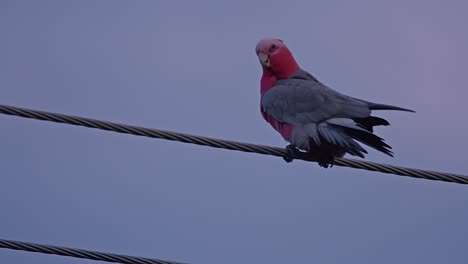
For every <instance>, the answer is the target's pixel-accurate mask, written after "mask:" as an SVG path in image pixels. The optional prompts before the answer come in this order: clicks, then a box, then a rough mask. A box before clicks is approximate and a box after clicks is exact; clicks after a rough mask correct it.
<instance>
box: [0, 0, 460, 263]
mask: <svg viewBox="0 0 468 264" xmlns="http://www.w3.org/2000/svg"><path fill="white" fill-rule="evenodd" d="M467 14H468V2H467V1H461V0H460V1H456V0H453V1H442V0H441V1H431V0H428V1H422V0H421V1H416V0H415V1H412V0H410V1H406V0H404V1H403V0H401V1H385V2H384V1H372V0H368V1H364V0H360V1H329V0H323V1H229V2H228V1H96V0H93V1H90V0H79V1H60V0H56V1H48V0H42V1H33V0H31V1H23V0H1V1H0V91H1V93H0V103H1V104H8V105H15V106H20V107H27V108H32V109H37V110H45V111H52V112H59V113H64V114H72V115H79V116H85V117H91V118H96V119H103V120H109V121H115V122H121V123H127V124H134V125H141V126H146V127H153V128H159V129H166V130H173V131H179V132H185V133H192V134H199V135H204V136H210V137H217V138H225V139H231V140H238V141H246V142H252V143H260V144H266V145H274V146H280V147H283V146H285V145H286V142H284V141H283V140H282V138H281V137H280V135H279V134H277V133H276V131H274V130H273V129H272V128H270V127H269V125H268V124H267V123H266V122H265V121H264V120H263V119H262V118H261V115H260V113H259V79H260V76H261V69H260V65H259V63H258V59H257V57H256V55H255V52H254V48H255V45H256V43H257V42H258V40H260V39H261V38H264V37H279V38H281V39H283V40H284V41H285V43H286V44H287V45H288V46H289V47H290V49H291V50H292V51H293V53H294V55H295V56H296V58H297V60H298V62H299V63H300V65H301V66H302V67H303V68H304V69H306V70H308V71H310V72H311V73H313V74H314V75H315V76H317V77H318V78H319V79H320V80H321V81H322V82H324V83H326V84H328V85H329V86H331V87H333V88H334V89H336V90H338V91H340V92H343V93H345V94H348V95H352V96H355V97H359V98H363V99H367V100H371V101H376V102H382V103H389V104H395V105H399V106H402V107H408V108H412V109H414V110H416V111H417V113H416V114H410V113H403V112H380V113H379V114H380V115H381V116H382V117H385V118H387V119H388V120H389V121H390V122H391V124H392V126H390V127H384V128H379V129H378V130H377V133H378V134H379V135H381V136H382V137H384V138H385V139H386V140H387V142H388V143H389V144H390V145H392V146H393V148H394V151H395V154H396V156H395V158H390V157H387V156H385V155H382V154H380V153H377V152H375V151H373V150H370V154H369V155H368V157H367V159H369V160H372V161H376V162H383V163H391V164H396V165H402V166H409V167H416V168H424V169H431V170H439V171H447V172H454V173H462V174H468V163H467V161H468V160H467V156H466V149H467V148H468V141H467V136H466V134H467V130H468V122H467V121H468V118H467V116H466V113H467V103H466V101H467V98H468V92H467V88H468V86H467V81H466V80H467V79H466V78H467V76H468V51H467V49H468V48H467V47H468V27H467V25H468V16H467ZM0 135H1V137H0V146H1V151H0V172H1V178H0V179H1V182H0V214H1V215H0V238H3V239H14V240H21V241H29V242H38V243H47V244H54V245H62V246H70V247H78V248H85V249H90V250H98V251H107V252H114V253H121V254H129V255H137V256H145V257H154V258H162V259H168V260H175V261H182V262H190V263H200V264H215V263H216V264H218V263H226V264H230V263H467V261H468V255H467V252H468V229H467V225H466V224H467V222H468V189H467V187H466V186H463V185H456V184H451V183H442V182H435V181H426V180H418V179H413V178H408V177H398V176H391V175H384V174H379V173H374V172H367V171H362V170H353V169H348V168H341V167H334V168H332V169H322V168H319V167H318V165H316V164H312V163H306V162H301V161H295V162H293V163H291V164H286V163H285V162H284V161H283V160H282V159H281V158H274V157H268V156H261V155H256V154H247V153H240V152H233V151H226V150H219V149H212V148H207V147H201V146H194V145H187V144H182V143H176V142H168V141H163V140H154V139H148V138H142V137H135V136H130V135H123V134H117V133H111V132H105V131H100V130H92V129H87V128H82V127H74V126H68V125H62V124H54V123H48V122H42V121H35V120H27V119H21V118H17V117H10V116H3V115H0ZM0 262H1V263H36V264H42V263H48V264H54V263H94V262H92V261H82V260H76V259H70V258H64V257H59V256H46V255H41V254H32V253H26V252H15V251H11V250H3V249H0Z"/></svg>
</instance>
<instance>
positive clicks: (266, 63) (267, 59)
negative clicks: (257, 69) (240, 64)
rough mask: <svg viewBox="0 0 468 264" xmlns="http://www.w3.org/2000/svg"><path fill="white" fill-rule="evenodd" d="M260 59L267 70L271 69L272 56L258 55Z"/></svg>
mask: <svg viewBox="0 0 468 264" xmlns="http://www.w3.org/2000/svg"><path fill="white" fill-rule="evenodd" d="M258 59H259V60H260V63H261V64H262V65H263V67H265V68H270V67H271V65H270V56H268V55H267V54H265V53H261V52H259V53H258Z"/></svg>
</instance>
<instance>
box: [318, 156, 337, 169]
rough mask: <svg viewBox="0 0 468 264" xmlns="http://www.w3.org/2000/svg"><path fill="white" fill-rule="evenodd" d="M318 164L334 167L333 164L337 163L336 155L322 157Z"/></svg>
mask: <svg viewBox="0 0 468 264" xmlns="http://www.w3.org/2000/svg"><path fill="white" fill-rule="evenodd" d="M318 164H319V166H320V167H322V168H325V169H327V168H329V167H330V168H332V167H333V165H335V157H333V156H328V157H326V158H321V159H320V160H319V161H318Z"/></svg>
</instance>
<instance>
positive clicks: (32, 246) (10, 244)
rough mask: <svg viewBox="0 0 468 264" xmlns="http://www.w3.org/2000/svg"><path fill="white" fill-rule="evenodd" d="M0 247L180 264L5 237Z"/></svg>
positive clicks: (136, 263) (130, 263)
mask: <svg viewBox="0 0 468 264" xmlns="http://www.w3.org/2000/svg"><path fill="white" fill-rule="evenodd" d="M0 248H6V249H13V250H21V251H29V252H36V253H43V254H50V255H59V256H66V257H74V258H81V259H90V260H99V261H105V262H113V263H123V264H182V262H174V261H166V260H159V259H150V258H141V257H132V256H127V255H120V254H112V253H103V252H97V251H89V250H84V249H76V248H69V247H58V246H50V245H43V244H36V243H28V242H20V241H13V240H6V239H0Z"/></svg>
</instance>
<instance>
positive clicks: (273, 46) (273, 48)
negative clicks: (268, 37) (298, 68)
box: [269, 44, 278, 52]
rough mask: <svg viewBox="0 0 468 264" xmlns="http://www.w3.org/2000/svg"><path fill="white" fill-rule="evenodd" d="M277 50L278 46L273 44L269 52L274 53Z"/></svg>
mask: <svg viewBox="0 0 468 264" xmlns="http://www.w3.org/2000/svg"><path fill="white" fill-rule="evenodd" d="M276 48H278V47H277V46H276V44H271V46H270V49H269V51H270V52H273V51H275V50H276Z"/></svg>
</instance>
